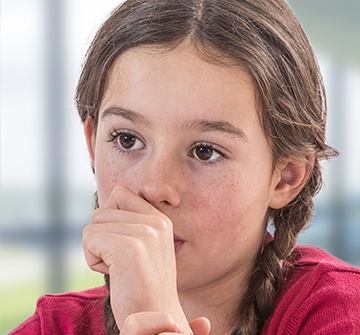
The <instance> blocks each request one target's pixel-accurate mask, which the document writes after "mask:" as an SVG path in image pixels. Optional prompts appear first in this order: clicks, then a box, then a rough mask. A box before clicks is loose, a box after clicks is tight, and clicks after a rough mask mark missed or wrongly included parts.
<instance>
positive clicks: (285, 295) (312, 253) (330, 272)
mask: <svg viewBox="0 0 360 335" xmlns="http://www.w3.org/2000/svg"><path fill="white" fill-rule="evenodd" d="M296 253H297V255H298V256H297V258H296V259H295V260H294V263H293V267H292V268H291V270H290V271H289V273H288V275H287V279H286V282H285V283H284V285H283V287H282V290H281V292H280V294H279V296H278V298H277V302H276V305H275V307H274V312H273V314H272V315H271V317H270V318H269V319H268V320H267V321H266V323H265V325H264V327H263V329H262V332H261V334H262V335H274V334H279V335H280V334H281V335H298V334H301V335H332V334H334V335H360V269H357V268H354V267H352V266H350V265H348V264H346V263H344V262H342V261H340V260H338V259H336V258H335V257H333V256H331V255H329V254H328V253H326V252H325V251H323V250H321V249H318V248H314V247H305V246H299V247H297V248H296ZM106 294H107V290H106V288H105V287H99V288H95V289H91V290H87V291H82V292H78V293H65V294H60V295H46V296H44V297H41V298H40V299H39V301H38V303H37V307H36V311H35V314H34V315H33V316H32V317H30V318H29V319H28V320H26V321H25V322H24V323H22V324H21V325H20V326H19V327H18V328H16V329H15V330H13V331H12V332H10V334H9V335H40V334H42V335H60V334H66V335H85V334H89V335H103V334H104V327H103V317H102V303H103V300H104V297H105V296H106Z"/></svg>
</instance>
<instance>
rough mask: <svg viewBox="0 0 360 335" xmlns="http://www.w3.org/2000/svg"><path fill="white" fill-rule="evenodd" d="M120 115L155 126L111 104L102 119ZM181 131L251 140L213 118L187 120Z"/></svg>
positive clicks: (130, 111) (228, 123) (135, 121)
mask: <svg viewBox="0 0 360 335" xmlns="http://www.w3.org/2000/svg"><path fill="white" fill-rule="evenodd" d="M112 116H118V117H122V118H124V119H126V120H129V121H131V122H132V123H140V124H143V125H146V126H153V123H152V122H150V121H148V120H147V119H146V118H145V117H144V116H142V115H141V114H139V113H137V112H134V111H132V110H130V109H126V108H122V107H118V106H111V107H108V108H106V109H105V110H104V112H103V113H102V115H101V120H104V119H106V118H109V117H112ZM179 129H180V131H191V130H197V131H200V132H204V133H206V132H213V133H224V134H226V135H228V136H230V137H235V138H240V139H242V140H243V141H245V142H249V141H248V138H247V136H246V134H245V132H244V131H243V130H242V129H240V128H238V127H236V126H234V125H233V124H232V123H230V122H227V121H213V120H204V119H195V120H190V121H186V122H185V123H184V124H182V125H181V126H180V127H179Z"/></svg>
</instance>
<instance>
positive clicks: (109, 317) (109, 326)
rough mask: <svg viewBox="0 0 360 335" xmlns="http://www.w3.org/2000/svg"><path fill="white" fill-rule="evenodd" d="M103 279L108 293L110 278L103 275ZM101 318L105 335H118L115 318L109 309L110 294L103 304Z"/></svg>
mask: <svg viewBox="0 0 360 335" xmlns="http://www.w3.org/2000/svg"><path fill="white" fill-rule="evenodd" d="M104 278H105V284H106V287H107V289H108V290H109V292H110V276H109V275H105V276H104ZM103 316H104V326H105V335H119V334H120V331H119V328H118V326H117V324H116V321H115V317H114V314H113V312H112V309H111V303H110V294H109V295H108V296H107V297H106V299H105V301H104V303H103Z"/></svg>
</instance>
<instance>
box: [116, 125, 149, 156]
mask: <svg viewBox="0 0 360 335" xmlns="http://www.w3.org/2000/svg"><path fill="white" fill-rule="evenodd" d="M109 142H112V143H113V144H114V145H115V147H116V148H117V149H118V150H120V152H126V153H130V152H132V151H136V150H141V149H144V148H145V147H146V145H145V143H144V141H143V140H142V139H140V137H139V136H138V135H135V134H133V133H131V132H129V131H126V130H115V131H114V132H112V133H111V134H110V138H109Z"/></svg>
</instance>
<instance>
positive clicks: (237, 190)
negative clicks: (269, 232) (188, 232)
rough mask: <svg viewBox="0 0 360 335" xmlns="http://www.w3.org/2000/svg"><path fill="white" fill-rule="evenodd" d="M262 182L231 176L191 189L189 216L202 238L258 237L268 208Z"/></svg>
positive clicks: (250, 178)
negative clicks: (222, 235) (203, 236)
mask: <svg viewBox="0 0 360 335" xmlns="http://www.w3.org/2000/svg"><path fill="white" fill-rule="evenodd" d="M264 185H266V183H265V181H260V180H259V178H258V179H256V180H255V179H254V178H252V177H251V176H244V175H239V174H235V173H230V172H229V173H228V174H227V175H226V176H225V177H224V178H221V179H213V180H212V181H209V182H208V183H205V184H199V185H196V186H195V187H193V188H192V189H193V190H196V191H194V192H193V193H192V194H191V195H190V196H189V199H188V201H189V206H191V213H192V216H193V217H194V216H195V217H196V219H195V220H196V222H198V227H199V230H201V231H202V232H203V233H204V234H205V235H209V237H210V236H211V235H214V234H219V233H220V234H221V233H228V232H231V236H232V238H233V239H234V240H235V239H237V237H238V236H239V235H243V234H249V233H250V234H252V233H255V234H258V233H259V234H262V230H263V227H264V219H265V217H266V212H267V208H268V190H267V189H266V188H265V187H264Z"/></svg>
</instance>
